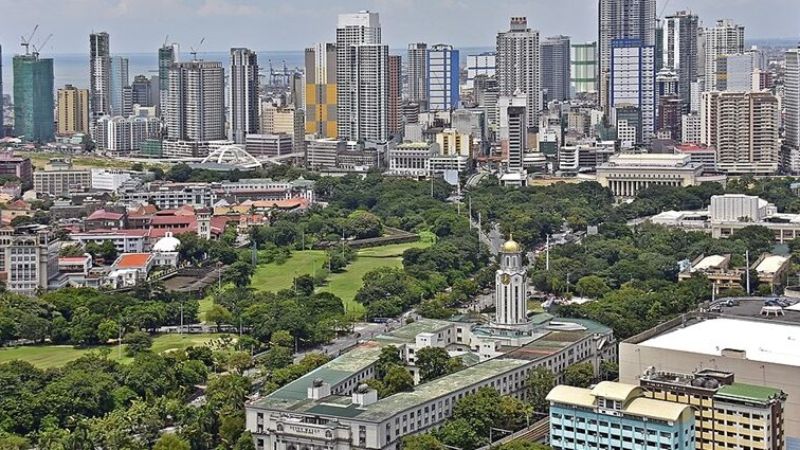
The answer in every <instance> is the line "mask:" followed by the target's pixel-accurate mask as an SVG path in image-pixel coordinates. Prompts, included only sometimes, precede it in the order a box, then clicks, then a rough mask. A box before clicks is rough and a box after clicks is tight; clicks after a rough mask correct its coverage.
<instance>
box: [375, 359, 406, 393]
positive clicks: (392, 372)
mask: <svg viewBox="0 0 800 450" xmlns="http://www.w3.org/2000/svg"><path fill="white" fill-rule="evenodd" d="M383 387H384V391H383V392H379V394H381V397H388V396H390V395H393V394H396V393H398V392H411V391H413V390H414V377H413V376H411V372H409V371H408V370H406V368H405V367H402V366H399V365H391V366H389V368H388V370H387V372H386V375H385V376H384V377H383Z"/></svg>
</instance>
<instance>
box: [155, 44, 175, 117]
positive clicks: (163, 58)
mask: <svg viewBox="0 0 800 450" xmlns="http://www.w3.org/2000/svg"><path fill="white" fill-rule="evenodd" d="M177 61H178V45H177V44H172V45H166V44H165V45H164V46H163V47H161V48H159V49H158V112H159V114H163V108H164V105H166V103H167V92H168V91H169V68H170V67H172V64H174V63H175V62H177Z"/></svg>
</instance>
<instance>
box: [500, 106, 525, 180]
mask: <svg viewBox="0 0 800 450" xmlns="http://www.w3.org/2000/svg"><path fill="white" fill-rule="evenodd" d="M527 101H528V97H527V95H526V94H524V93H522V92H517V93H516V94H515V95H511V96H506V95H504V96H501V97H500V98H499V99H498V100H497V111H498V113H497V114H498V116H499V117H498V122H499V130H498V138H499V141H500V149H501V151H502V153H503V160H504V161H505V162H506V164H507V168H508V172H509V173H515V174H519V173H523V165H522V162H523V159H524V157H525V152H526V151H527V148H528V130H527V129H528V126H527V123H528V121H527V119H526V118H525V116H526V115H527V109H528V108H527ZM522 180H523V181H524V177H523V179H522Z"/></svg>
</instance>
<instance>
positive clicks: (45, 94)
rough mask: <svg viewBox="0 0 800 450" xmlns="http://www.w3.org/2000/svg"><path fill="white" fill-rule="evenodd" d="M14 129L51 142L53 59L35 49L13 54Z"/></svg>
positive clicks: (32, 138)
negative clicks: (23, 53)
mask: <svg viewBox="0 0 800 450" xmlns="http://www.w3.org/2000/svg"><path fill="white" fill-rule="evenodd" d="M13 65H14V131H15V132H16V134H17V136H18V137H21V138H22V139H24V140H26V141H31V142H51V141H52V140H53V138H54V134H55V127H54V126H53V109H54V107H55V106H54V105H53V59H52V58H39V54H38V53H32V54H27V55H15V56H14V59H13Z"/></svg>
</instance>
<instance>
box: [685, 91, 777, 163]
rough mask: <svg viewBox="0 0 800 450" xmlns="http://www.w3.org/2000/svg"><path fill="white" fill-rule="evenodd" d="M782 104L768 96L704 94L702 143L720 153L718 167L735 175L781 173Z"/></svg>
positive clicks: (701, 108) (730, 93)
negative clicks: (780, 113)
mask: <svg viewBox="0 0 800 450" xmlns="http://www.w3.org/2000/svg"><path fill="white" fill-rule="evenodd" d="M778 111H779V107H778V100H777V98H775V96H774V95H772V94H770V93H768V92H719V91H714V92H704V93H703V95H702V101H701V107H700V142H701V143H702V144H705V145H708V146H712V147H714V148H716V149H717V155H718V157H717V167H718V168H719V169H720V170H723V171H725V172H728V173H735V174H762V175H763V174H773V173H775V172H776V171H777V170H778V162H779V145H780V142H779V140H778V119H777V118H778Z"/></svg>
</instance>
